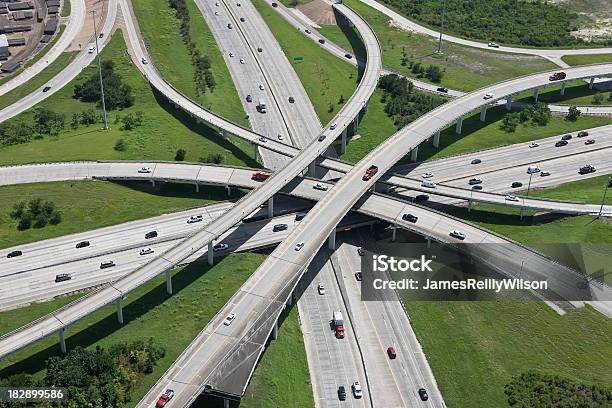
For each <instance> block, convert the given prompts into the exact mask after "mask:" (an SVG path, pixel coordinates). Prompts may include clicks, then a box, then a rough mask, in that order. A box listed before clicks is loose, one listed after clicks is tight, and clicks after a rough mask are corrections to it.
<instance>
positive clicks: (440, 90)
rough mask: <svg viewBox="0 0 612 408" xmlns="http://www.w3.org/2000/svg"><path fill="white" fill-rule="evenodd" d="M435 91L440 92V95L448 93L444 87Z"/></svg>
mask: <svg viewBox="0 0 612 408" xmlns="http://www.w3.org/2000/svg"><path fill="white" fill-rule="evenodd" d="M436 91H438V92H442V93H448V88H444V87H442V86H441V87H439V88H438V89H436Z"/></svg>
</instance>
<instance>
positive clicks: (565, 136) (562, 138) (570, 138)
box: [561, 133, 572, 140]
mask: <svg viewBox="0 0 612 408" xmlns="http://www.w3.org/2000/svg"><path fill="white" fill-rule="evenodd" d="M561 140H572V135H570V134H569V133H568V134H567V135H563V136H561Z"/></svg>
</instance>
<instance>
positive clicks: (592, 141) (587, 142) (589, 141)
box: [584, 139, 595, 145]
mask: <svg viewBox="0 0 612 408" xmlns="http://www.w3.org/2000/svg"><path fill="white" fill-rule="evenodd" d="M593 143H595V139H588V140H585V141H584V144H585V145H592V144H593Z"/></svg>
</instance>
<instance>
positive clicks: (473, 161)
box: [472, 159, 482, 164]
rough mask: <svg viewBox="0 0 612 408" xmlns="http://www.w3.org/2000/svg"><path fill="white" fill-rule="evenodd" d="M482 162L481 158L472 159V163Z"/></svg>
mask: <svg viewBox="0 0 612 408" xmlns="http://www.w3.org/2000/svg"><path fill="white" fill-rule="evenodd" d="M480 163H482V160H480V159H474V160H472V164H480Z"/></svg>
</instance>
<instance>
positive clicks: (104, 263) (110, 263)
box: [100, 261, 115, 269]
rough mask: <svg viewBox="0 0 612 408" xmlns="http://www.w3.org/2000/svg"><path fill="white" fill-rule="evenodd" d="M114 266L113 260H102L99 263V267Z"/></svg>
mask: <svg viewBox="0 0 612 408" xmlns="http://www.w3.org/2000/svg"><path fill="white" fill-rule="evenodd" d="M113 266H115V262H114V261H104V262H101V263H100V269H106V268H112V267H113Z"/></svg>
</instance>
